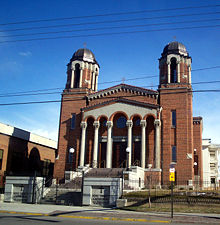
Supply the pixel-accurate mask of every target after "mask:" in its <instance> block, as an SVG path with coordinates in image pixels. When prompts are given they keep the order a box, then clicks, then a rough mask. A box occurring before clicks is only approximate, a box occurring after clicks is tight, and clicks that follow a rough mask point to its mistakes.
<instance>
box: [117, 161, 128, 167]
mask: <svg viewBox="0 0 220 225" xmlns="http://www.w3.org/2000/svg"><path fill="white" fill-rule="evenodd" d="M126 163H127V160H124V161H122V162H121V164H120V165H119V168H126ZM124 164H125V166H124Z"/></svg>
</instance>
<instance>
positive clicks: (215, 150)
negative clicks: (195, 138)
mask: <svg viewBox="0 0 220 225" xmlns="http://www.w3.org/2000/svg"><path fill="white" fill-rule="evenodd" d="M219 153H220V145H216V144H212V143H211V139H203V140H202V158H203V186H204V187H213V186H217V185H219V168H218V167H219Z"/></svg>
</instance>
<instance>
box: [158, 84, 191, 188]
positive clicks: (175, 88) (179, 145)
mask: <svg viewBox="0 0 220 225" xmlns="http://www.w3.org/2000/svg"><path fill="white" fill-rule="evenodd" d="M188 88H190V86H188V87H187V86H186V85H181V84H176V85H170V86H168V87H166V88H164V89H163V88H161V89H160V105H161V106H162V107H163V110H162V137H161V141H162V143H161V148H162V164H163V168H162V170H163V178H162V179H163V183H164V184H166V183H167V182H168V181H169V166H170V163H171V161H172V145H173V144H176V151H177V164H176V166H175V168H176V171H177V172H176V174H177V182H178V181H180V180H185V182H187V180H191V179H193V160H192V159H188V158H187V154H191V155H192V153H193V152H192V151H193V147H192V143H193V133H192V132H193V123H192V95H191V92H189V91H188V90H189V89H188ZM172 110H176V127H175V128H174V127H172V123H171V119H172V117H171V111H172Z"/></svg>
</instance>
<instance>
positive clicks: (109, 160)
mask: <svg viewBox="0 0 220 225" xmlns="http://www.w3.org/2000/svg"><path fill="white" fill-rule="evenodd" d="M106 125H107V129H108V134H107V150H106V168H112V127H113V122H112V121H107V123H106Z"/></svg>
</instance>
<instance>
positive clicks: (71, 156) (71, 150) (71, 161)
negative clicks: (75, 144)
mask: <svg viewBox="0 0 220 225" xmlns="http://www.w3.org/2000/svg"><path fill="white" fill-rule="evenodd" d="M74 152H75V149H74V148H70V149H69V153H70V157H69V159H70V163H71V171H73V153H74Z"/></svg>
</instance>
